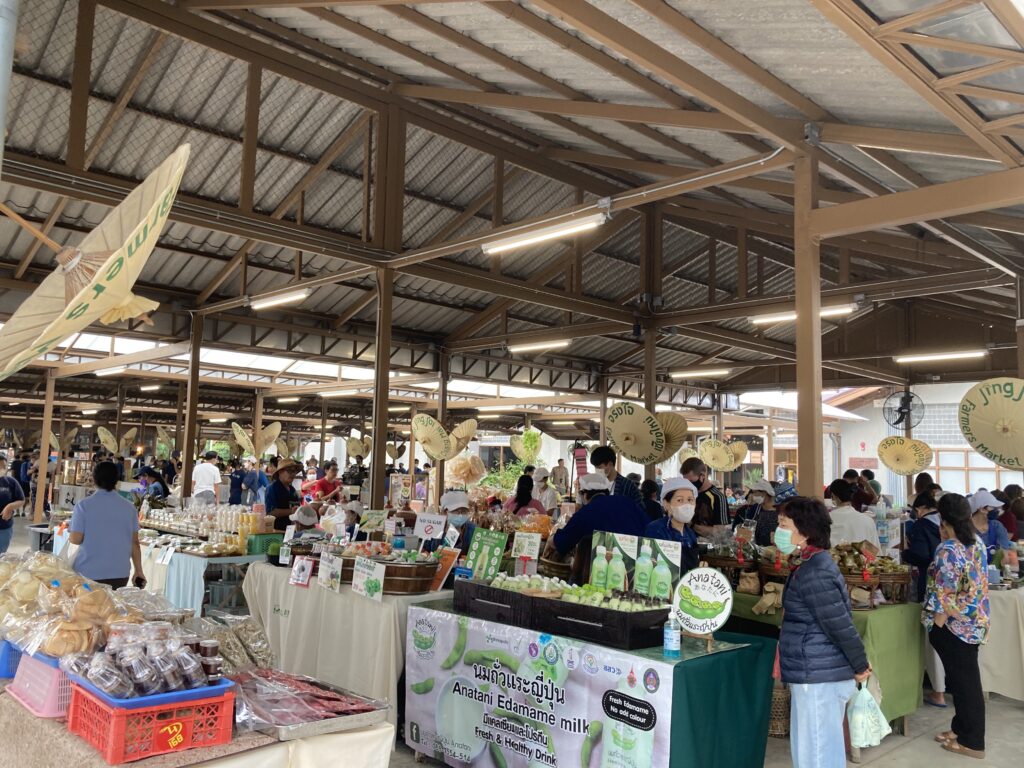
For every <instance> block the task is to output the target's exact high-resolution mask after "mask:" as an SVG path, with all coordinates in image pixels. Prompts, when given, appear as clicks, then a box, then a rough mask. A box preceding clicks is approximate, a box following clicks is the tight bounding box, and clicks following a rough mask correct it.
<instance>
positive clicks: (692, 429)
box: [686, 427, 714, 432]
mask: <svg viewBox="0 0 1024 768" xmlns="http://www.w3.org/2000/svg"><path fill="white" fill-rule="evenodd" d="M686 431H687V432H712V431H714V430H713V428H712V427H687V428H686Z"/></svg>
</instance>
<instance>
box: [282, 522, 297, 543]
mask: <svg viewBox="0 0 1024 768" xmlns="http://www.w3.org/2000/svg"><path fill="white" fill-rule="evenodd" d="M294 538H295V526H294V525H289V526H288V527H287V528H285V529H284V540H285V541H291V540H292V539H294Z"/></svg>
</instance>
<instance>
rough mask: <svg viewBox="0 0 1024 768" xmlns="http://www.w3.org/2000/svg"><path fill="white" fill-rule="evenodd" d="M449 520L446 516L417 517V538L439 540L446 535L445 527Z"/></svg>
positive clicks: (419, 515) (424, 515)
mask: <svg viewBox="0 0 1024 768" xmlns="http://www.w3.org/2000/svg"><path fill="white" fill-rule="evenodd" d="M446 522H448V518H447V517H445V516H444V515H428V514H425V513H420V514H418V515H416V529H415V531H413V534H414V535H415V536H418V537H419V538H421V539H439V538H441V537H442V536H443V535H444V526H445V523H446Z"/></svg>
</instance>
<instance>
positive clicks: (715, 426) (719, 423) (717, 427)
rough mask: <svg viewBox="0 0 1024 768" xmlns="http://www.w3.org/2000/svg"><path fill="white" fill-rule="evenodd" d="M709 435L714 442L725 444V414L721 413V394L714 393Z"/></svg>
mask: <svg viewBox="0 0 1024 768" xmlns="http://www.w3.org/2000/svg"><path fill="white" fill-rule="evenodd" d="M711 430H712V431H711V435H712V437H714V438H715V440H719V441H721V442H723V443H724V442H725V414H724V413H723V411H722V394H721V393H720V392H716V393H715V412H714V414H713V415H712V416H711Z"/></svg>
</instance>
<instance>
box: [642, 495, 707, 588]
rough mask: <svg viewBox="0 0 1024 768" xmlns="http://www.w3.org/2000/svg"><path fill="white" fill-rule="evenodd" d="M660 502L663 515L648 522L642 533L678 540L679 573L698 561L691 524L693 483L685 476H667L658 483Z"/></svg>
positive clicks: (694, 506)
mask: <svg viewBox="0 0 1024 768" xmlns="http://www.w3.org/2000/svg"><path fill="white" fill-rule="evenodd" d="M661 504H662V506H663V507H664V508H665V517H663V518H661V519H660V520H655V521H654V522H652V523H650V524H649V525H648V526H647V530H646V531H644V536H646V537H647V538H649V539H661V540H662V541H675V542H678V543H679V544H680V545H682V561H681V568H682V570H681V571H680V573H686V572H687V571H691V570H693V569H694V568H696V567H697V566H698V565H699V564H700V552H699V550H698V547H697V534H696V532H694V530H693V527H692V523H693V515H694V513H695V512H696V511H697V486H695V485H694V484H693V483H691V482H690V481H689V480H687V479H686V478H685V477H672V478H669V479H668V480H666V481H665V482H664V483H663V484H662V487H661Z"/></svg>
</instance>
